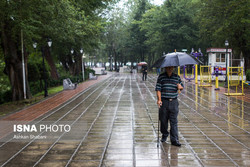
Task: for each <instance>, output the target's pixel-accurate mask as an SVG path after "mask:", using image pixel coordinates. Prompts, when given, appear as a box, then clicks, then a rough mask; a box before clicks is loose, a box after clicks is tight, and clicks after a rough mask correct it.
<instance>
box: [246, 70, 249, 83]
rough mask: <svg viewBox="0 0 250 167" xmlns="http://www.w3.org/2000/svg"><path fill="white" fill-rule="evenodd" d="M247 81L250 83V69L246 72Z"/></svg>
mask: <svg viewBox="0 0 250 167" xmlns="http://www.w3.org/2000/svg"><path fill="white" fill-rule="evenodd" d="M246 80H247V81H250V69H248V70H247V72H246Z"/></svg>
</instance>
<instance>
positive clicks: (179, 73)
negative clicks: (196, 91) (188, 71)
mask: <svg viewBox="0 0 250 167" xmlns="http://www.w3.org/2000/svg"><path fill="white" fill-rule="evenodd" d="M178 75H179V76H180V75H181V70H180V66H178Z"/></svg>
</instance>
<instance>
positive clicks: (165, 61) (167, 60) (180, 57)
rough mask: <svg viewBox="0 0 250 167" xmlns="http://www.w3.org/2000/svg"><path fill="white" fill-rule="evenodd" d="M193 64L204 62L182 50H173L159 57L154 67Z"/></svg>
mask: <svg viewBox="0 0 250 167" xmlns="http://www.w3.org/2000/svg"><path fill="white" fill-rule="evenodd" d="M192 64H202V63H201V62H200V61H199V60H198V59H196V58H194V57H192V56H190V55H188V54H187V53H182V52H173V53H168V54H167V55H164V56H163V57H161V58H160V59H158V60H157V61H156V62H155V63H154V64H153V66H152V67H157V68H163V67H170V66H184V65H192Z"/></svg>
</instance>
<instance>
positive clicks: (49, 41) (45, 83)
mask: <svg viewBox="0 0 250 167" xmlns="http://www.w3.org/2000/svg"><path fill="white" fill-rule="evenodd" d="M47 43H48V46H49V47H51V45H52V41H51V39H48V41H47ZM36 47H37V43H36V42H34V43H33V48H34V49H36ZM41 51H42V57H43V80H44V97H47V96H48V90H47V79H46V76H45V70H46V69H45V61H44V58H45V55H44V47H42V48H41Z"/></svg>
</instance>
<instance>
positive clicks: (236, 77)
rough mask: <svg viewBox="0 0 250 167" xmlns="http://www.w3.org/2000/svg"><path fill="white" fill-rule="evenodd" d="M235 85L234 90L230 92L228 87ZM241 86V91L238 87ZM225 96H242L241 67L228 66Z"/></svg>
mask: <svg viewBox="0 0 250 167" xmlns="http://www.w3.org/2000/svg"><path fill="white" fill-rule="evenodd" d="M234 86H235V92H234V93H231V92H230V87H234ZM240 86H241V92H238V88H239V87H240ZM224 94H225V95H227V96H244V95H245V94H244V80H243V67H228V71H227V93H224Z"/></svg>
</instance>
